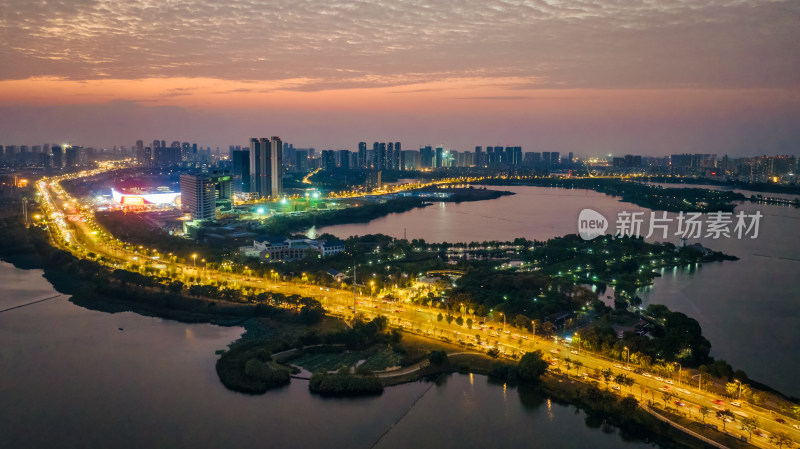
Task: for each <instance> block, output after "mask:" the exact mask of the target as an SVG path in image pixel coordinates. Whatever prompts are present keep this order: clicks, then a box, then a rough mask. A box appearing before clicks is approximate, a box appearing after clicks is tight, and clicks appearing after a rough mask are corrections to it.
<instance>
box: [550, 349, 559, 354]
mask: <svg viewBox="0 0 800 449" xmlns="http://www.w3.org/2000/svg"><path fill="white" fill-rule="evenodd" d="M550 352H552V353H553V354H558V349H551V350H550Z"/></svg>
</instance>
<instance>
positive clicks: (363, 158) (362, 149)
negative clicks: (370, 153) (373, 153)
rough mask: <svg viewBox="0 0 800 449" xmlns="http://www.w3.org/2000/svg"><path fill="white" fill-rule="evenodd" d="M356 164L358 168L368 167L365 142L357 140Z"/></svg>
mask: <svg viewBox="0 0 800 449" xmlns="http://www.w3.org/2000/svg"><path fill="white" fill-rule="evenodd" d="M358 166H359V167H360V168H369V164H368V162H367V142H358Z"/></svg>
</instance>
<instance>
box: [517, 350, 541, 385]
mask: <svg viewBox="0 0 800 449" xmlns="http://www.w3.org/2000/svg"><path fill="white" fill-rule="evenodd" d="M517 367H518V371H519V378H520V379H522V380H524V381H527V382H538V381H539V378H540V377H541V376H542V374H544V373H545V372H546V371H547V362H545V361H544V358H542V351H539V350H536V351H532V352H528V353H525V355H523V356H522V357H521V358H520V359H519V363H518V364H517Z"/></svg>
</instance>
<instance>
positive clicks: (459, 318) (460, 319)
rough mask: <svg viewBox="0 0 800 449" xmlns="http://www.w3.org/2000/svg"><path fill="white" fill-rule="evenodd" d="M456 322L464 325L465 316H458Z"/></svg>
mask: <svg viewBox="0 0 800 449" xmlns="http://www.w3.org/2000/svg"><path fill="white" fill-rule="evenodd" d="M456 324H458V325H459V326H463V325H464V318H461V317H460V316H459V317H458V318H456Z"/></svg>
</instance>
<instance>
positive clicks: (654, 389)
mask: <svg viewBox="0 0 800 449" xmlns="http://www.w3.org/2000/svg"><path fill="white" fill-rule="evenodd" d="M116 168H118V166H117V165H115V164H111V163H109V164H104V165H103V166H101V167H100V168H98V169H96V170H90V171H86V172H81V173H78V174H73V175H64V176H60V177H58V178H52V179H42V180H41V181H39V182H38V183H37V189H38V190H39V193H40V194H41V198H40V199H41V203H42V209H43V211H44V213H45V214H46V216H47V220H48V222H49V223H50V224H51V226H49V229H50V233H51V236H52V238H53V240H54V242H55V243H56V244H57V245H58V246H59V247H61V248H64V249H67V250H69V251H71V252H72V253H73V254H75V255H76V256H77V257H82V258H87V257H90V255H89V254H90V253H94V254H95V255H99V256H103V257H104V258H106V259H107V260H109V261H111V262H107V264H108V265H109V266H111V267H124V266H126V265H127V264H131V263H134V264H137V265H141V264H142V263H144V262H146V261H149V263H152V264H162V263H163V264H166V265H168V266H169V267H174V268H175V269H176V270H177V271H178V272H179V273H180V274H179V276H180V275H183V276H192V277H195V278H198V277H201V278H202V280H203V282H206V283H210V282H211V281H212V280H214V281H227V282H228V285H229V286H233V287H251V288H253V289H254V291H256V292H259V291H270V292H279V293H283V294H285V295H287V296H288V295H293V294H298V295H302V296H307V297H312V298H314V299H317V300H318V301H320V302H321V303H322V305H323V307H325V309H326V310H327V312H328V313H329V314H331V315H337V316H342V317H345V318H347V317H352V314H353V306H354V293H353V291H351V290H342V289H336V288H327V287H320V286H314V285H305V284H295V283H289V282H284V281H281V280H277V279H263V278H253V277H247V276H242V275H239V274H230V273H226V272H222V271H217V270H211V269H206V268H205V267H204V264H203V265H202V266H195V263H196V262H197V261H196V260H195V261H194V263H192V264H189V263H185V264H179V263H176V262H174V261H170V260H163V259H164V258H163V256H162V255H160V254H159V253H158V252H156V251H155V250H149V249H146V248H141V249H140V250H139V251H138V252H137V251H132V250H128V249H125V243H124V242H120V241H119V240H116V239H114V238H113V237H112V236H110V235H108V234H107V233H105V231H104V230H103V229H102V228H100V227H99V226H98V225H97V223H96V222H95V220H94V211H93V209H92V208H91V207H89V206H85V205H80V204H79V203H78V202H77V201H76V200H75V199H73V198H72V197H70V195H69V194H68V193H67V192H65V191H64V190H63V189H62V188H61V186H60V185H59V182H60V181H61V180H63V179H67V178H79V177H86V176H92V175H94V174H98V173H101V172H103V171H108V170H113V169H116ZM415 188H416V187H415ZM355 301H356V304H355V307H356V310H357V311H358V312H359V313H362V314H364V316H365V317H366V318H372V317H375V316H378V315H383V316H386V317H388V318H389V320H390V324H391V325H392V326H395V327H401V328H405V329H406V330H410V331H414V332H416V333H420V334H423V335H428V336H430V337H432V338H437V339H446V340H447V341H450V342H452V343H457V342H458V343H460V344H461V345H462V346H465V345H466V346H469V345H472V346H469V347H474V348H475V349H476V350H479V351H486V350H487V349H488V348H491V347H497V348H498V349H499V350H500V351H501V352H502V353H504V354H507V355H511V354H516V355H520V354H522V353H524V352H529V351H534V350H537V349H538V350H541V351H542V352H543V353H544V354H545V355H546V356H547V357H552V358H554V359H558V360H557V362H556V364H557V365H558V366H559V367H561V368H562V369H565V368H566V367H565V359H566V358H570V359H571V362H572V364H573V367H572V369H570V370H569V373H570V374H573V373H574V374H575V375H580V374H581V373H587V374H589V375H594V372H595V369H606V368H608V369H611V370H612V371H613V373H614V374H615V375H616V374H619V373H624V374H626V375H627V376H628V377H630V378H632V379H633V380H634V382H635V384H634V385H633V386H631V387H625V386H620V387H619V388H620V390H619V392H620V393H622V394H628V393H630V394H633V395H634V396H635V397H636V398H637V399H639V400H641V401H647V400H648V399H649V400H652V401H654V402H658V403H661V404H662V405H663V400H662V397H661V395H662V393H663V392H664V391H669V392H671V393H672V394H673V397H672V398H671V399H670V402H671V404H670V406H671V407H673V408H676V407H677V408H679V409H681V410H682V411H685V412H687V413H689V414H690V415H691V416H694V417H696V418H700V415H699V411H698V408H699V406H706V407H708V408H709V409H711V413H709V414H708V416H707V417H706V419H705V421H706V422H707V423H711V424H716V425H718V427H719V428H722V424H721V421H720V420H719V419H717V418H716V416H715V415H714V412H715V411H716V410H718V409H720V408H723V409H725V408H730V409H731V411H733V412H734V413H736V414H737V415H736V417H737V420H738V418H740V417H742V415H746V416H755V417H757V418H758V419H759V421H760V425H759V428H760V429H763V430H766V431H767V432H774V431H776V430H782V431H785V432H787V433H789V434H790V435H791V437H792V439H793V440H795V441H800V429H798V428H794V427H792V425H791V423H787V424H781V423H778V422H776V421H775V419H774V417H773V416H771V412H769V411H764V410H757V409H755V408H753V407H751V406H748V405H746V404H743V405H744V407H742V408H737V407H735V406H732V405H731V404H729V403H727V402H725V403H715V402H714V401H715V400H716V401H720V402H721V398H719V397H717V396H716V395H714V394H712V393H709V392H707V391H701V390H699V389H698V388H697V386H696V384H695V385H694V386H692V385H689V384H687V383H685V382H684V383H680V384H679V383H678V382H675V381H673V380H662V381H659V380H657V379H656V378H655V376H652V377H646V376H644V375H642V374H635V373H633V371H632V370H626V369H625V368H624V367H623V366H622V365H620V364H619V362H615V361H609V360H606V359H604V358H601V357H598V356H596V355H595V354H592V353H586V352H584V351H581V352H580V353H577V352H578V351H577V350H576V349H575V348H569V347H568V346H565V345H564V344H563V342H562V343H556V342H555V341H554V340H550V339H541V338H536V337H534V336H532V335H530V334H528V333H527V332H525V331H518V330H516V329H514V328H511V327H510V326H503V323H502V322H500V323H498V322H488V323H486V324H485V325H479V324H478V323H479V322H480V321H482V319H481V318H477V317H474V316H469V317H470V318H472V319H473V321H474V323H475V324H474V325H473V328H472V329H469V328H468V327H467V326H465V325H463V326H459V325H457V324H456V322H455V321H453V322H452V323H447V322H446V320H442V321H438V319H437V316H438V314H439V313H442V314H443V315H445V314H446V313H447V312H446V311H444V310H443V309H437V308H430V307H425V306H414V305H411V304H404V303H399V304H395V303H388V302H384V301H379V300H376V299H373V298H371V297H370V296H365V295H362V294H359V295H357V297H356V298H355ZM456 316H458V314H456ZM462 317H463V318H464V320H465V321H466V318H467V317H468V316H466V315H462ZM504 327H505V328H504ZM492 328H494V329H492ZM476 336H480V337H479V338H480V341H478V338H476ZM571 351H574V352H575V353H573V352H571ZM575 361H579V362H580V363H581V364H582V366H581V367H580V368H576V367H575V366H574V363H575ZM682 380H686V379H682ZM673 382H674V383H673ZM598 383H599V384H600V385H601V386H602V385H603V384H604V383H605V382H604V381H603V380H602V378H601V379H600V380H599V381H598ZM608 385H609V387H611V386H613V385H614V382H613V381H611V382H609V383H608ZM678 398H679V399H678ZM676 400H678V401H679V402H682V403H683V404H685V405H684V406H680V405H676V404H675V401H676ZM787 421H789V420H788V419H787ZM795 425H797V424H796V423H795ZM727 430H728V432H729V433H732V434H741V435H746V433H743V431H740V430H739V426H738V424H737V423H736V422H732V423H728V426H727ZM751 441H752V442H753V443H754V444H756V445H758V446H760V447H772V446H771V445H769V442H768V438H767V435H766V434H765V435H764V436H763V437H762V436H756V434H754V435H753V437H752V440H751Z"/></svg>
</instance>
